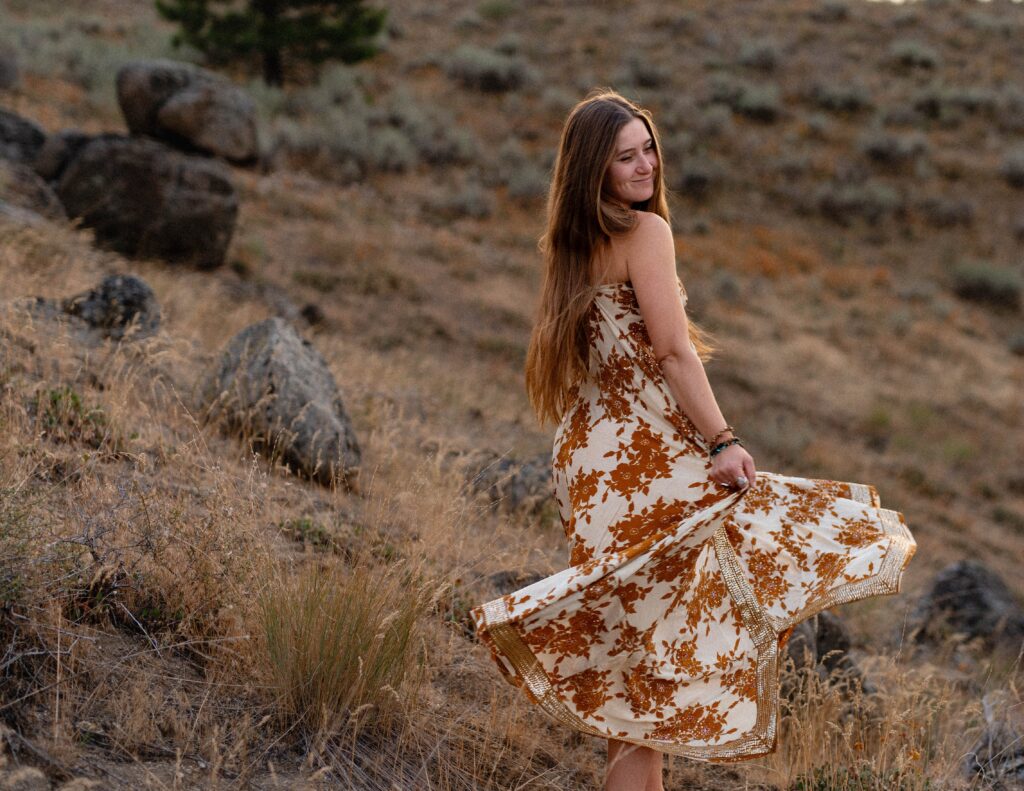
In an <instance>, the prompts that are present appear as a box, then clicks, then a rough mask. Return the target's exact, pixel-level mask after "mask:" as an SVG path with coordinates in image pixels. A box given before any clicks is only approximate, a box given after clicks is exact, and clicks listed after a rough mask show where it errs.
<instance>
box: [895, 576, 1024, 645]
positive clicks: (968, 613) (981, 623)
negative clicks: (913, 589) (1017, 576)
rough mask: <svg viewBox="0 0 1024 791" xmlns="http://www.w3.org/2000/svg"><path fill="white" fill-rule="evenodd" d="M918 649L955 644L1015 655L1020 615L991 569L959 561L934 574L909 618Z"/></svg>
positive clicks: (1022, 625) (1022, 635)
mask: <svg viewBox="0 0 1024 791" xmlns="http://www.w3.org/2000/svg"><path fill="white" fill-rule="evenodd" d="M911 624H912V628H913V636H914V639H915V640H916V641H917V642H918V643H933V644H934V643H941V642H943V641H945V640H948V639H952V638H955V639H957V640H958V641H960V642H964V643H970V642H974V641H977V642H978V643H979V644H981V645H982V646H985V647H986V648H994V647H995V646H997V645H1003V646H1007V647H1009V648H1010V650H1019V648H1020V646H1021V643H1022V641H1024V609H1022V607H1021V605H1020V603H1019V602H1018V601H1017V600H1016V598H1015V597H1014V595H1013V594H1012V593H1011V592H1010V589H1009V588H1008V587H1007V586H1006V583H1005V582H1003V580H1002V579H1001V578H1000V577H999V575H997V574H996V573H995V572H993V571H992V570H991V569H989V568H987V567H986V566H984V565H982V564H981V563H978V562H976V561H973V560H961V561H958V562H956V563H953V564H952V565H950V566H947V567H946V568H945V569H943V570H942V571H941V572H939V573H938V574H937V575H936V577H935V580H934V581H933V582H932V586H931V588H930V589H929V590H928V591H927V592H926V593H925V594H924V596H922V597H921V599H920V601H919V602H918V603H917V605H916V606H915V608H914V612H913V613H912V614H911Z"/></svg>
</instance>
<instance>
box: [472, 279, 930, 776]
mask: <svg viewBox="0 0 1024 791" xmlns="http://www.w3.org/2000/svg"><path fill="white" fill-rule="evenodd" d="M679 289H680V299H681V300H682V301H683V303H684V304H685V302H686V292H685V289H684V288H683V286H682V283H679ZM587 330H588V338H589V345H590V362H589V372H588V376H587V377H585V378H583V379H581V380H580V381H578V382H577V384H576V385H575V386H574V389H573V393H572V396H573V398H572V402H571V404H570V405H569V408H568V409H567V410H566V413H565V416H564V418H563V420H562V422H561V424H560V426H559V427H558V429H557V431H556V433H555V440H554V449H553V454H552V473H553V480H554V487H555V496H556V498H557V502H558V507H559V513H560V516H561V520H562V525H563V527H564V529H565V532H566V537H567V539H568V541H569V548H570V567H569V568H567V569H564V570H563V571H560V572H558V573H556V574H554V575H552V576H549V577H547V578H545V579H542V580H540V581H538V582H535V583H533V584H531V585H528V586H527V587H525V588H522V589H521V590H518V591H515V592H513V593H510V594H507V595H505V596H501V597H500V598H497V599H495V600H493V601H490V602H487V603H485V604H481V605H479V606H477V607H475V608H473V609H472V610H471V615H472V617H473V620H474V622H475V625H476V630H477V635H478V637H479V638H480V640H481V641H482V642H483V643H484V644H485V645H487V646H488V647H489V648H490V650H491V653H492V655H493V658H494V660H495V662H496V663H497V665H498V668H499V669H500V670H501V671H502V673H503V674H504V675H505V677H506V678H507V679H508V680H509V681H510V682H511V683H512V684H514V685H516V686H518V687H520V688H521V689H522V690H523V691H524V692H525V693H526V695H527V696H528V697H529V699H530V700H531V701H533V702H534V703H536V704H538V705H540V706H541V707H542V708H543V709H544V710H545V711H547V712H548V713H549V714H550V715H552V716H553V717H555V718H556V719H557V720H559V721H561V722H563V723H565V724H566V725H569V726H571V727H573V728H576V729H578V730H580V731H582V732H585V733H589V734H593V735H595V736H602V737H612V738H616V739H621V740H623V741H627V742H634V743H638V744H642V745H645V746H648V747H651V748H653V749H655V750H659V751H662V752H667V753H674V754H677V755H683V756H687V757H690V758H695V759H701V760H710V761H729V760H740V759H745V758H751V757H754V756H758V755H763V754H765V753H768V752H771V751H772V750H773V749H774V747H775V742H776V729H777V721H778V711H779V692H778V668H779V661H780V650H781V649H782V647H783V646H784V645H785V641H786V639H787V638H788V636H789V633H790V632H791V631H792V627H793V626H795V625H796V624H797V623H799V622H800V621H802V620H804V619H806V618H808V617H810V616H812V615H814V614H815V613H817V612H819V611H821V610H823V609H826V608H828V607H832V606H834V605H837V604H841V603H843V602H849V601H854V600H856V599H862V598H865V597H868V596H875V595H879V594H890V593H896V592H897V591H898V590H899V586H900V579H901V576H902V573H903V570H904V568H905V567H906V565H907V563H908V562H909V560H910V558H911V556H912V555H913V554H914V550H915V548H916V544H915V542H914V539H913V538H912V537H911V535H910V532H909V531H908V530H907V527H906V524H905V521H904V518H903V515H902V514H900V513H899V512H897V511H892V510H888V509H885V508H882V507H881V504H880V502H879V498H878V493H877V491H876V490H875V488H874V487H873V486H870V485H866V484H861V483H845V482H839V481H829V480H816V479H809V478H799V477H792V476H786V475H780V474H776V473H770V472H762V471H758V473H757V481H756V483H755V484H754V485H753V486H750V487H748V488H746V489H743V490H739V491H737V490H732V489H725V488H723V487H721V486H719V485H718V484H717V483H715V482H714V481H713V480H712V479H711V478H709V477H708V472H709V470H710V468H711V462H710V460H709V458H708V453H707V445H706V442H705V440H704V439H703V438H702V437H701V436H700V433H699V432H698V431H697V429H696V428H695V427H694V425H693V424H692V423H691V422H690V421H689V420H688V418H687V417H686V416H685V414H683V412H682V410H681V409H680V408H679V406H678V404H677V402H676V401H675V399H674V397H673V396H672V394H671V393H670V392H669V389H668V386H667V384H666V382H665V380H664V378H663V376H662V373H661V370H660V368H659V366H658V364H657V361H656V359H655V357H654V354H653V351H652V348H651V343H650V339H649V337H648V335H647V331H646V328H645V327H644V323H643V319H642V317H641V315H640V311H639V307H638V305H637V302H636V296H635V294H634V292H633V289H632V286H631V285H630V284H629V283H613V284H606V285H604V286H600V287H598V290H597V294H596V297H595V299H594V302H593V303H592V305H591V307H590V313H589V315H588V325H587Z"/></svg>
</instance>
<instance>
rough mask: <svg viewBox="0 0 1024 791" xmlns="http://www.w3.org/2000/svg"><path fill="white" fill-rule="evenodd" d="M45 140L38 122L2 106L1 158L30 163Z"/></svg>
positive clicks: (0, 111) (0, 128)
mask: <svg viewBox="0 0 1024 791" xmlns="http://www.w3.org/2000/svg"><path fill="white" fill-rule="evenodd" d="M45 140H46V132H44V131H43V129H42V127H40V126H39V125H38V124H36V123H34V122H32V121H30V120H28V119H27V118H22V117H21V116H20V115H18V114H17V113H12V112H10V111H9V110H4V109H2V108H0V159H10V160H11V161H13V162H23V163H25V164H27V165H30V164H32V162H33V160H34V159H35V158H36V153H37V152H38V151H39V149H40V148H42V147H43V142H44V141H45Z"/></svg>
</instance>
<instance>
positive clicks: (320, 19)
mask: <svg viewBox="0 0 1024 791" xmlns="http://www.w3.org/2000/svg"><path fill="white" fill-rule="evenodd" d="M215 6H223V7H224V8H223V9H222V10H216V11H215V10H213V8H214V7H215ZM156 8H157V11H159V12H160V15H161V16H163V17H164V18H165V19H168V20H170V21H172V22H177V23H179V24H180V25H181V30H180V31H179V32H178V33H176V34H175V35H174V39H173V43H174V46H176V47H177V46H180V45H181V44H182V43H186V44H189V45H191V46H193V47H195V48H196V49H198V50H199V51H200V52H202V53H203V54H204V55H206V57H207V58H208V59H209V60H210V62H212V63H219V64H224V63H229V62H230V61H232V60H237V59H240V58H246V57H252V56H253V55H255V56H258V57H259V58H260V59H261V61H262V64H263V81H264V82H265V83H267V84H268V85H283V84H284V76H285V75H284V58H285V56H286V55H287V56H289V57H293V58H295V59H298V60H306V61H309V62H312V63H315V64H321V63H324V62H325V61H329V60H340V61H343V62H344V63H355V62H356V61H359V60H363V59H365V58H368V57H370V56H372V55H374V54H375V53H376V52H377V47H376V45H375V44H374V42H373V38H374V37H375V36H376V35H377V33H379V32H380V30H381V28H382V27H383V26H384V20H385V18H386V16H387V11H386V10H384V9H370V8H364V7H363V0H244V2H240V1H239V0H156Z"/></svg>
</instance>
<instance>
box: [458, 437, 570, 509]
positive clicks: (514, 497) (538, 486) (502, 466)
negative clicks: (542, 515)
mask: <svg viewBox="0 0 1024 791" xmlns="http://www.w3.org/2000/svg"><path fill="white" fill-rule="evenodd" d="M466 473H467V475H466V478H467V483H468V487H469V489H470V491H472V492H485V493H486V494H487V496H488V498H489V500H490V501H491V505H492V506H494V507H496V508H501V509H504V510H506V511H515V510H518V509H519V508H526V509H527V510H528V511H530V512H531V513H537V512H539V511H540V510H541V509H542V508H543V507H544V505H545V504H546V503H547V502H548V501H549V500H551V499H552V498H553V497H554V493H555V492H554V483H553V482H552V480H551V454H550V453H541V454H538V455H537V456H534V457H533V458H530V459H526V460H525V461H524V460H521V459H514V458H510V457H508V456H502V455H499V454H497V453H494V452H493V451H481V452H477V453H474V454H471V455H469V456H468V457H467V458H466Z"/></svg>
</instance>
